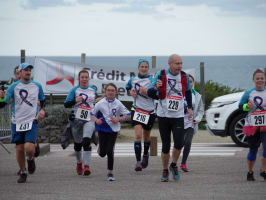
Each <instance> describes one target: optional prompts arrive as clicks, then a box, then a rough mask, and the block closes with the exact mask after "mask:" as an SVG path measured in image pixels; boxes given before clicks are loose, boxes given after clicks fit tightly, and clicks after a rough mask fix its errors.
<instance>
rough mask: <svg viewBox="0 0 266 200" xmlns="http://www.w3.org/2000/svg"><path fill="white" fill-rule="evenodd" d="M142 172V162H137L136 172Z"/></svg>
mask: <svg viewBox="0 0 266 200" xmlns="http://www.w3.org/2000/svg"><path fill="white" fill-rule="evenodd" d="M141 170H142V166H141V162H140V161H137V163H136V167H135V171H137V172H138V171H141Z"/></svg>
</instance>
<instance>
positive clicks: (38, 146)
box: [34, 141, 40, 158]
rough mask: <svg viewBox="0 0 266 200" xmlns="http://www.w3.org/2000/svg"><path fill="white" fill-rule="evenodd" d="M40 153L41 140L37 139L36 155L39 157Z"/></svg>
mask: <svg viewBox="0 0 266 200" xmlns="http://www.w3.org/2000/svg"><path fill="white" fill-rule="evenodd" d="M39 155H40V145H39V142H38V141H36V146H35V153H34V157H35V158H37V157H38V156H39Z"/></svg>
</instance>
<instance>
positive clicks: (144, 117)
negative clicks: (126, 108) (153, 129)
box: [133, 109, 150, 124]
mask: <svg viewBox="0 0 266 200" xmlns="http://www.w3.org/2000/svg"><path fill="white" fill-rule="evenodd" d="M149 118H150V113H149V112H148V111H145V110H141V109H135V113H134V116H133V120H134V121H137V122H140V123H143V124H148V121H149Z"/></svg>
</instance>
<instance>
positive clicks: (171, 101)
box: [167, 96, 182, 111]
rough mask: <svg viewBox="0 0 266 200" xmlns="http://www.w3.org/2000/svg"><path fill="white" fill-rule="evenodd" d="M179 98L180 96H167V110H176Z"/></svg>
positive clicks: (180, 98)
mask: <svg viewBox="0 0 266 200" xmlns="http://www.w3.org/2000/svg"><path fill="white" fill-rule="evenodd" d="M181 100H182V97H181V96H167V110H169V111H178V109H179V104H180V101H181Z"/></svg>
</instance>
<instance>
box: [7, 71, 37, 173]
mask: <svg viewBox="0 0 266 200" xmlns="http://www.w3.org/2000/svg"><path fill="white" fill-rule="evenodd" d="M14 78H15V79H13V81H12V82H16V81H18V80H20V78H21V72H20V70H19V66H16V67H15V68H14ZM10 103H11V102H10ZM38 106H40V102H38ZM16 151H18V150H16ZM16 155H19V152H16ZM39 155H40V145H39V141H38V138H37V139H36V142H35V153H34V157H35V158H37V157H38V156H39ZM17 175H18V176H19V175H20V169H19V170H18V172H17Z"/></svg>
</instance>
